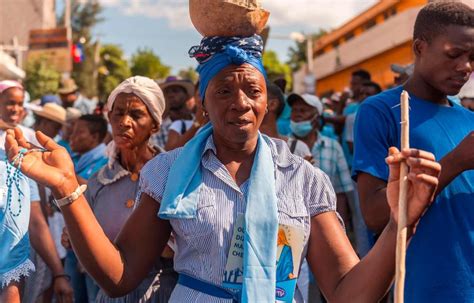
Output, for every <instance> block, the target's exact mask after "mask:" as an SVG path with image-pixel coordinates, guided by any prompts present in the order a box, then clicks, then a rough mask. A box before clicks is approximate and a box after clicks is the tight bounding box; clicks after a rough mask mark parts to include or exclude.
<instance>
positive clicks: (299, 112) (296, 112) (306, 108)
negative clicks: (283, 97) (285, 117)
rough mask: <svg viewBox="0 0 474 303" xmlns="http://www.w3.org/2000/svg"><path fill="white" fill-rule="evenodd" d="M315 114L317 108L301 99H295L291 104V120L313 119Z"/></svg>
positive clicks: (316, 113)
mask: <svg viewBox="0 0 474 303" xmlns="http://www.w3.org/2000/svg"><path fill="white" fill-rule="evenodd" d="M317 116H318V110H317V109H316V108H314V107H312V106H311V105H308V104H307V103H306V102H304V101H303V100H301V99H298V100H295V101H294V102H293V104H292V105H291V121H293V122H303V121H308V120H313V121H314V120H315V119H316V118H317Z"/></svg>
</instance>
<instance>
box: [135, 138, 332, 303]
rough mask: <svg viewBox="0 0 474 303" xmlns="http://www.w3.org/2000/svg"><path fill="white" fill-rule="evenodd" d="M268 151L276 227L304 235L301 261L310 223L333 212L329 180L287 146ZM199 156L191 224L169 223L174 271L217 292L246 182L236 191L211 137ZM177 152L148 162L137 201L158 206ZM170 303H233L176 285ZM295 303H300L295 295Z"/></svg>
mask: <svg viewBox="0 0 474 303" xmlns="http://www.w3.org/2000/svg"><path fill="white" fill-rule="evenodd" d="M270 148H271V150H272V156H273V162H274V166H275V186H276V193H277V198H278V201H277V205H278V223H279V224H283V225H288V226H291V227H295V228H297V229H301V230H302V231H304V244H303V245H304V249H303V253H302V254H301V259H304V257H305V256H306V252H307V248H308V240H309V235H310V229H311V217H314V216H317V215H318V214H320V213H323V212H328V211H335V209H336V195H335V193H334V191H333V189H332V187H331V183H330V181H329V178H328V177H327V176H326V175H325V174H324V173H323V172H322V171H321V170H319V169H317V168H314V167H313V166H312V165H311V164H310V163H309V162H308V161H305V160H303V159H302V158H300V157H297V156H294V155H293V154H292V153H291V152H290V150H289V148H288V146H287V144H286V142H284V141H281V140H277V139H274V140H272V141H271V142H270ZM204 150H205V152H204V153H203V156H202V159H201V170H202V186H201V193H200V194H199V202H198V206H197V215H196V218H195V219H184V220H183V219H171V220H170V224H171V226H172V228H173V233H174V236H175V239H176V246H177V250H176V254H175V270H176V271H177V272H179V273H185V274H188V275H190V276H193V277H196V278H198V279H201V280H204V281H206V282H209V283H212V284H214V285H219V286H222V285H223V281H224V275H225V268H226V263H227V261H228V253H229V250H230V249H231V242H232V236H233V233H232V231H233V230H234V228H235V224H236V220H237V218H238V216H239V214H243V213H245V212H246V205H247V202H246V197H247V195H248V188H249V182H244V183H243V184H242V185H240V186H238V185H237V184H236V183H235V181H234V179H233V178H232V177H231V176H230V174H229V172H228V171H227V169H226V168H225V166H224V165H223V164H222V163H221V161H219V159H218V158H217V156H216V155H217V150H216V146H215V145H214V141H213V139H212V137H210V138H209V139H208V141H207V144H206V147H205V149H204ZM182 151H183V148H178V149H175V150H173V151H170V152H167V153H162V154H160V155H159V156H157V157H155V158H153V159H152V160H150V161H148V163H147V164H146V165H145V166H144V167H143V169H142V171H141V173H140V192H139V194H138V198H137V199H138V200H139V198H140V195H141V193H146V194H147V195H148V196H150V197H152V198H153V199H154V200H156V201H157V202H158V203H160V202H161V200H162V197H163V193H164V191H165V186H166V183H167V180H168V179H169V178H171V176H170V175H169V171H170V167H171V166H172V165H173V163H175V162H176V159H177V158H178V156H179V155H180V154H181V152H182ZM301 188H305V190H304V191H302V190H301ZM275 241H276V239H275ZM274 245H275V246H276V242H275V243H274ZM170 302H173V303H174V302H179V303H181V302H188V303H198V302H199V303H200V302H206V303H231V302H232V300H226V299H219V298H215V297H211V296H209V295H206V294H203V293H200V292H197V291H195V290H192V289H190V288H187V287H185V286H183V285H180V284H178V285H177V286H176V288H175V289H174V291H173V294H172V296H171V299H170ZM295 302H298V303H300V302H303V300H302V298H301V294H300V292H299V291H298V290H297V291H296V295H295Z"/></svg>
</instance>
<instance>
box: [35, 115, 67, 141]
mask: <svg viewBox="0 0 474 303" xmlns="http://www.w3.org/2000/svg"><path fill="white" fill-rule="evenodd" d="M34 128H35V130H36V131H41V132H42V133H43V134H45V135H46V136H48V137H51V138H54V137H56V136H57V135H58V134H59V131H60V130H61V128H62V124H60V123H58V122H56V121H52V120H49V119H46V118H39V119H38V118H37V119H36V123H35V127H34Z"/></svg>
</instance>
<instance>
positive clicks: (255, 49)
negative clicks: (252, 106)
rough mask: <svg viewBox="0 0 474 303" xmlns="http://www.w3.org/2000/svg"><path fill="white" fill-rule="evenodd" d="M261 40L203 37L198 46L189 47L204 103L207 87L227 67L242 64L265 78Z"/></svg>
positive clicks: (256, 36)
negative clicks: (197, 64)
mask: <svg viewBox="0 0 474 303" xmlns="http://www.w3.org/2000/svg"><path fill="white" fill-rule="evenodd" d="M262 53H263V40H262V38H261V37H260V36H259V35H253V36H250V37H217V36H216V37H204V38H203V39H202V40H201V44H200V45H196V46H193V47H191V49H190V50H189V56H190V57H191V58H195V59H196V60H197V61H198V62H199V66H198V68H197V71H198V73H199V76H200V82H199V94H200V96H201V100H203V101H204V96H205V95H206V90H207V86H208V85H209V82H210V81H211V80H212V78H214V77H215V76H216V75H217V74H218V73H219V72H220V71H221V70H223V69H224V68H226V67H227V66H229V65H232V64H235V65H242V64H244V63H247V64H250V65H252V66H253V67H255V68H256V69H257V70H258V71H260V73H262V75H263V76H264V77H265V78H266V77H267V74H266V72H265V68H264V67H263V63H262Z"/></svg>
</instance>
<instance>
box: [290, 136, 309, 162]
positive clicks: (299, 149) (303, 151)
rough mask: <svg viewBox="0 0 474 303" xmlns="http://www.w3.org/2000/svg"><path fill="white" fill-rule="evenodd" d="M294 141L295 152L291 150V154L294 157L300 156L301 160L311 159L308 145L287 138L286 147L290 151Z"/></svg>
mask: <svg viewBox="0 0 474 303" xmlns="http://www.w3.org/2000/svg"><path fill="white" fill-rule="evenodd" d="M295 140H296V145H295V150H292V151H291V152H292V153H293V154H294V155H297V156H300V157H301V158H305V157H311V151H310V150H309V147H308V145H306V143H304V142H303V141H300V140H298V139H295V138H288V140H287V141H286V144H288V147H289V148H290V150H291V146H292V145H293V142H294V141H295Z"/></svg>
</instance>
